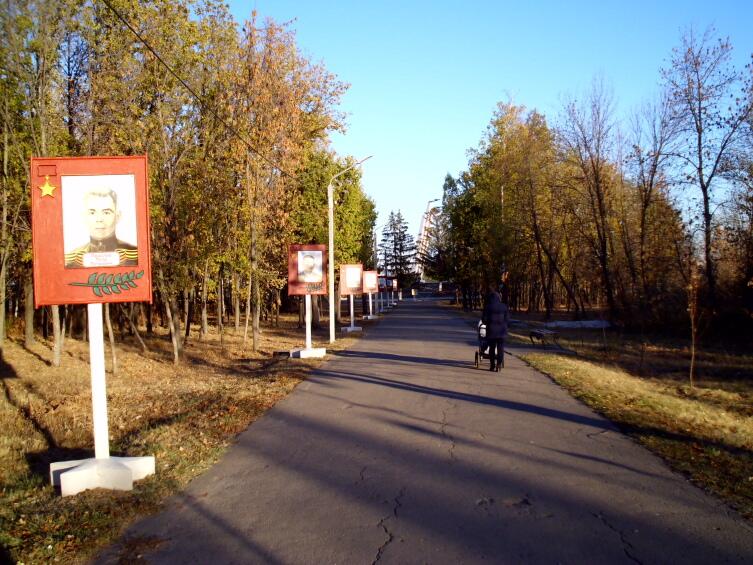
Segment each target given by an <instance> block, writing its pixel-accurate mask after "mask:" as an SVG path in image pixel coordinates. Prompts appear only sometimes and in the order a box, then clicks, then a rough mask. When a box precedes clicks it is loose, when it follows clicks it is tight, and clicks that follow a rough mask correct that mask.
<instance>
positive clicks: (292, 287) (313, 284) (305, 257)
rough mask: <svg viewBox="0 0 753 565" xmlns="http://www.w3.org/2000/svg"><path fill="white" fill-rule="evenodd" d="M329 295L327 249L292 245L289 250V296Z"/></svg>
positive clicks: (316, 245)
mask: <svg viewBox="0 0 753 565" xmlns="http://www.w3.org/2000/svg"><path fill="white" fill-rule="evenodd" d="M296 294H327V247H326V246H325V245H321V244H312V245H298V244H294V245H291V246H290V248H289V250H288V295H289V296H293V295H296Z"/></svg>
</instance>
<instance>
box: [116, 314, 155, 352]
mask: <svg viewBox="0 0 753 565" xmlns="http://www.w3.org/2000/svg"><path fill="white" fill-rule="evenodd" d="M120 309H121V311H122V313H123V315H125V317H126V318H128V324H129V325H130V326H131V332H133V335H135V336H136V339H137V340H138V342H139V345H140V346H141V352H142V353H147V352H148V351H149V348H148V347H147V346H146V343H144V340H143V339H141V334H140V333H139V327H138V324H137V323H136V322H135V321H134V319H133V317H134V313H135V311H136V305H135V304H133V303H131V306H130V308H129V310H128V312H126V310H125V307H124V306H123V305H122V304H121V305H120Z"/></svg>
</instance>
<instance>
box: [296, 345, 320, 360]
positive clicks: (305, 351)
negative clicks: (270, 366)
mask: <svg viewBox="0 0 753 565" xmlns="http://www.w3.org/2000/svg"><path fill="white" fill-rule="evenodd" d="M326 354H327V350H326V349H325V348H324V347H309V348H305V347H304V348H302V349H291V350H290V356H291V357H292V358H294V359H314V358H317V357H324V356H325V355H326Z"/></svg>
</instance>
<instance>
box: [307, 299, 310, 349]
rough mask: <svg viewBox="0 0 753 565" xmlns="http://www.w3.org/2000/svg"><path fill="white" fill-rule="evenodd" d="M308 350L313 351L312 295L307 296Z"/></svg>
mask: <svg viewBox="0 0 753 565" xmlns="http://www.w3.org/2000/svg"><path fill="white" fill-rule="evenodd" d="M306 349H311V295H310V294H307V295H306Z"/></svg>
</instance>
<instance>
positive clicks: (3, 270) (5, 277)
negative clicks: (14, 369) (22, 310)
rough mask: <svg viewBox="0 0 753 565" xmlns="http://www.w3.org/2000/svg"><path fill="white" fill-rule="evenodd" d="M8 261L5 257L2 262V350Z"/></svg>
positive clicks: (0, 317)
mask: <svg viewBox="0 0 753 565" xmlns="http://www.w3.org/2000/svg"><path fill="white" fill-rule="evenodd" d="M6 265H7V261H6V260H5V257H3V259H2V260H1V261H0V350H2V348H3V346H4V345H5V300H6V289H7V277H8V275H7V271H8V269H7V266H6Z"/></svg>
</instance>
